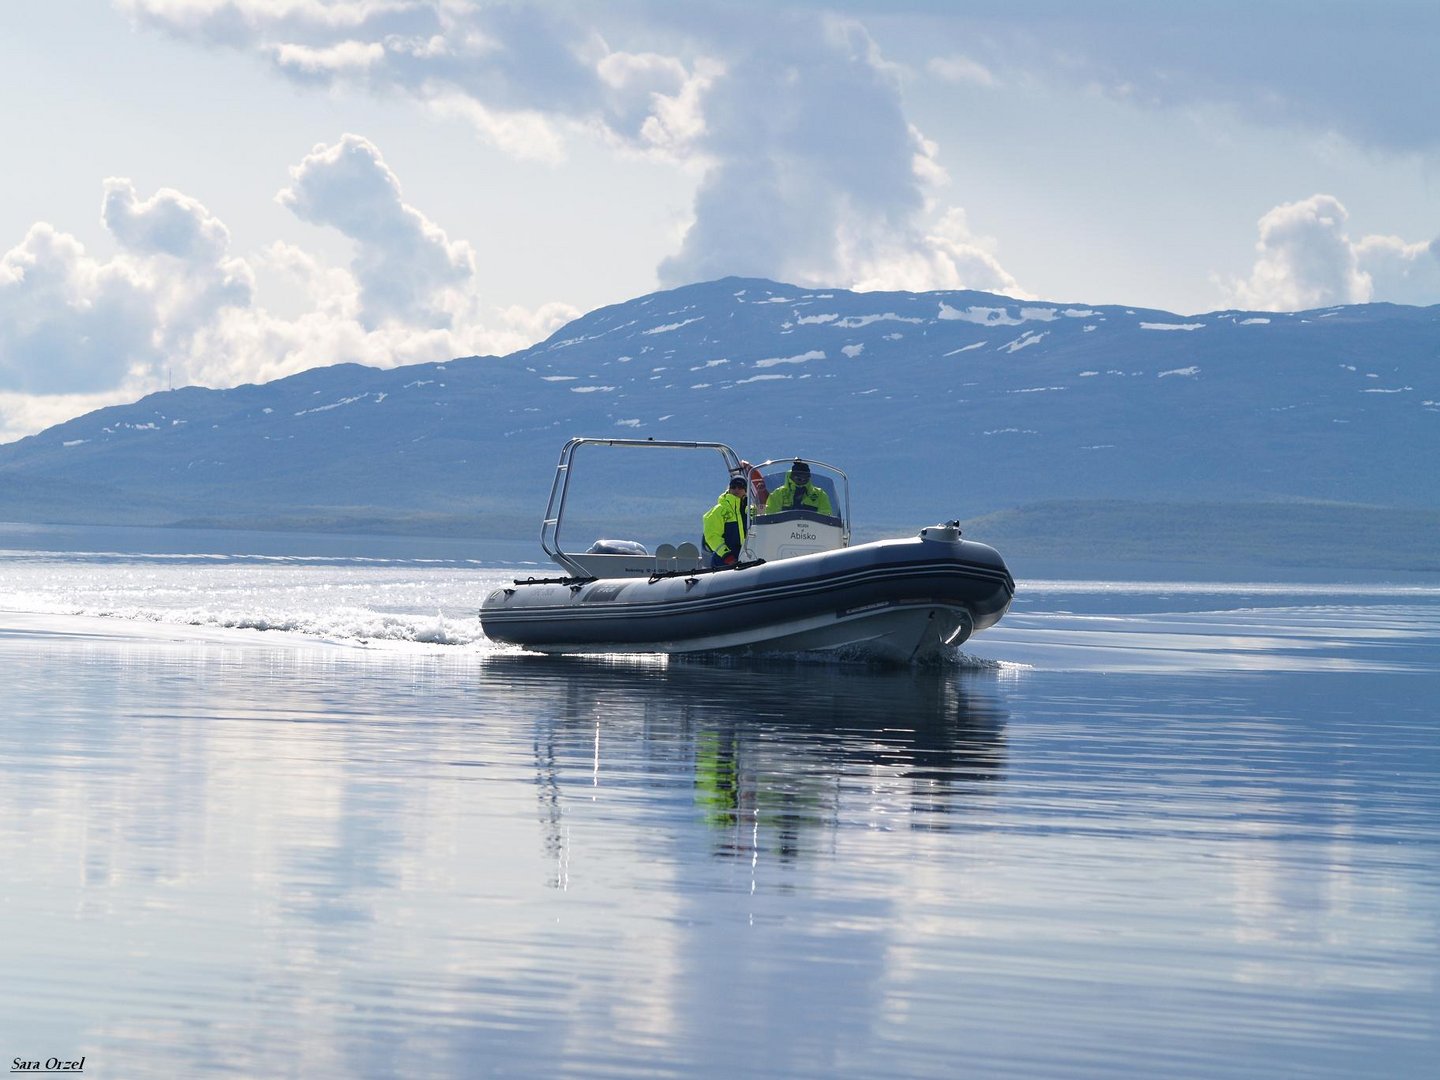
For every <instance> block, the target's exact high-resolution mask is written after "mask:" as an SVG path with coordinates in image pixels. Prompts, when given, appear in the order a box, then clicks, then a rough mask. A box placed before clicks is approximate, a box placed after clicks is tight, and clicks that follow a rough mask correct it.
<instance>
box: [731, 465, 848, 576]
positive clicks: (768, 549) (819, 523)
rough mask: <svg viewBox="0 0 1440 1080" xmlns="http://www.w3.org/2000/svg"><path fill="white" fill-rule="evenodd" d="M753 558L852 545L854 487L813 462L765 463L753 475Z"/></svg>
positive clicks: (836, 472) (834, 470)
mask: <svg viewBox="0 0 1440 1080" xmlns="http://www.w3.org/2000/svg"><path fill="white" fill-rule="evenodd" d="M750 488H751V490H750V530H749V535H748V536H747V538H746V553H747V555H749V556H750V557H751V558H756V559H765V560H767V561H769V560H774V559H787V558H792V557H794V556H796V555H808V554H811V553H813V552H816V551H830V550H833V549H835V548H840V547H845V546H846V545H847V544H849V542H850V483H849V480H848V479H847V478H846V476H845V474H844V473H843V472H841V471H840V470H839V469H837V468H835V467H834V466H833V465H827V464H825V463H824V462H821V461H815V460H814V459H813V458H776V459H774V460H771V461H762V462H761V463H760V464H759V465H756V466H755V467H754V468H753V469H751V472H750Z"/></svg>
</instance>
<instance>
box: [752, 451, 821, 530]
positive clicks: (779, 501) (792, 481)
mask: <svg viewBox="0 0 1440 1080" xmlns="http://www.w3.org/2000/svg"><path fill="white" fill-rule="evenodd" d="M782 510H813V511H815V513H817V514H824V515H825V516H826V517H830V516H832V515H833V514H834V513H835V511H834V510H832V509H831V508H830V496H829V495H828V494H826V493H825V491H824V490H823V489H821V488H818V487H816V486H815V485H814V484H812V483H810V466H809V465H808V464H806V463H805V462H803V461H800V460H799V459H798V458H797V459H796V461H795V463H794V464H793V465H791V466H790V471H789V472H788V473H786V474H785V483H784V485H783V486H781V487H778V488H776V489H775V490H774V491H772V492H771V493H770V497H769V498H768V499H766V500H765V513H767V514H778V513H780V511H782Z"/></svg>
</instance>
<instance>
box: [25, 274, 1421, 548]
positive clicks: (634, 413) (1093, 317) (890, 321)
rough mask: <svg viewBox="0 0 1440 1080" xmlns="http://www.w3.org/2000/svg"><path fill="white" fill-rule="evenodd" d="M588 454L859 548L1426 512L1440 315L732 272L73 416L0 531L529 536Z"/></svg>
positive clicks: (35, 455) (33, 461) (44, 442)
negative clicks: (1159, 525) (791, 463)
mask: <svg viewBox="0 0 1440 1080" xmlns="http://www.w3.org/2000/svg"><path fill="white" fill-rule="evenodd" d="M576 434H584V435H592V436H607V437H639V438H644V437H646V436H650V437H654V438H672V439H673V438H679V439H716V440H720V441H725V442H729V443H731V445H734V446H735V447H736V448H737V450H739V451H740V452H741V453H742V454H744V455H746V456H749V457H752V458H755V459H758V458H760V457H767V456H782V455H789V454H795V453H803V454H808V455H811V456H814V457H817V458H821V459H823V460H829V461H833V462H834V463H835V464H838V465H841V466H842V467H844V468H846V469H847V470H848V471H850V473H851V478H852V481H853V482H854V485H855V488H856V504H857V505H856V510H857V517H858V518H859V519H860V523H861V527H862V529H863V528H864V526H865V523H866V522H871V523H874V524H875V525H877V526H889V525H891V524H895V523H908V524H913V525H916V526H918V525H920V524H926V523H929V522H930V521H932V520H938V519H940V518H952V517H959V518H965V519H971V518H981V517H983V516H985V515H993V514H998V513H1002V512H1005V511H1012V510H1015V509H1017V508H1020V507H1024V506H1027V505H1035V504H1043V503H1047V502H1051V501H1054V500H1070V501H1074V502H1078V503H1084V502H1093V503H1097V504H1099V503H1110V504H1114V503H1115V502H1117V501H1119V502H1124V503H1127V504H1129V505H1131V506H1132V507H1143V506H1147V505H1148V506H1152V507H1157V506H1161V505H1168V506H1173V505H1175V504H1177V503H1183V502H1189V503H1209V504H1212V505H1213V504H1224V505H1242V504H1285V503H1290V504H1292V505H1298V503H1300V502H1305V501H1309V502H1319V503H1325V502H1329V503H1332V504H1334V505H1335V506H1336V507H1345V508H1347V509H1346V510H1345V511H1344V514H1343V515H1341V516H1342V517H1347V520H1353V518H1351V517H1348V515H1352V514H1353V508H1354V507H1358V506H1369V507H1371V508H1372V510H1371V512H1372V513H1373V514H1375V515H1379V516H1383V515H1384V514H1385V513H1387V512H1388V511H1389V510H1391V509H1394V510H1431V509H1437V508H1440V478H1437V477H1436V476H1435V475H1433V473H1434V470H1433V469H1426V468H1424V467H1423V463H1424V462H1426V461H1431V462H1433V461H1435V460H1440V454H1437V451H1440V305H1437V306H1434V307H1427V308H1411V307H1404V306H1400V305H1390V304H1376V305H1355V306H1348V307H1334V308H1324V309H1317V310H1316V311H1312V312H1295V313H1275V312H1245V311H1235V310H1227V311H1220V312H1210V313H1206V314H1203V315H1191V316H1181V315H1176V314H1174V313H1170V312H1164V311H1159V310H1156V309H1146V308H1136V307H1129V306H1122V305H1090V304H1083V303H1058V302H1049V301H1044V302H1042V301H1018V300H1015V299H1012V298H1009V297H1004V296H999V295H996V294H991V293H983V292H974V291H948V292H929V293H907V292H884V293H873V292H872V293H856V292H850V291H847V290H842V289H803V288H800V287H797V286H791V285H786V284H783V283H777V282H771V281H765V280H762V279H741V278H727V279H722V280H720V281H715V282H706V283H700V284H696V285H689V286H683V287H681V288H677V289H672V290H665V291H661V292H656V293H652V294H649V295H648V296H644V297H639V298H636V299H635V300H631V301H626V302H624V303H620V304H613V305H608V306H606V307H603V308H598V309H596V310H595V311H592V312H589V313H587V314H585V315H582V316H580V317H579V318H577V319H575V320H574V321H572V322H571V323H568V324H567V325H566V326H564V327H561V328H560V329H559V330H557V331H556V332H555V333H554V334H552V335H551V336H550V337H549V338H547V339H546V340H545V341H542V342H539V343H537V344H536V345H534V346H531V347H530V348H528V349H524V350H520V351H519V352H516V353H512V354H510V355H508V356H504V357H499V356H483V357H481V356H477V357H464V358H458V359H453V360H447V361H440V362H435V363H429V364H419V365H411V366H406V367H400V368H390V369H380V368H370V367H363V366H360V365H354V364H343V365H335V366H331V367H322V368H314V369H310V370H308V371H305V372H301V373H299V374H297V375H293V376H289V377H287V378H284V379H279V380H275V381H273V382H270V383H263V384H245V385H243V386H237V387H233V388H229V389H221V390H211V389H205V388H199V387H183V388H179V389H176V390H169V391H162V392H159V393H156V394H151V395H148V396H146V397H145V398H142V399H141V400H139V401H137V402H135V403H133V404H131V405H123V406H112V407H110V408H108V409H103V410H99V411H97V412H94V413H90V414H87V415H86V416H82V417H77V418H75V419H73V420H70V421H67V422H66V423H64V424H60V425H56V426H55V427H53V428H50V429H47V430H46V431H43V432H40V433H38V434H36V435H32V436H29V437H27V438H25V439H21V440H18V441H17V442H14V443H9V444H5V445H3V446H0V517H4V518H10V519H13V520H43V521H66V522H87V523H96V524H105V523H124V524H154V525H165V524H179V523H182V522H184V523H192V524H193V523H196V522H213V523H223V524H227V525H232V526H233V525H243V524H246V523H251V524H253V523H257V522H262V521H263V522H268V523H270V524H271V525H272V526H273V525H277V524H279V525H284V523H285V522H287V521H290V522H292V523H296V524H297V525H298V524H299V523H302V522H308V523H309V524H308V525H307V526H305V527H312V528H313V527H316V526H317V525H319V526H322V527H344V523H345V522H347V521H349V522H351V523H353V522H355V521H357V520H362V519H363V520H368V521H369V522H370V525H369V527H371V528H375V529H381V530H384V529H389V530H391V531H405V530H406V528H408V527H409V526H407V525H406V522H410V523H411V524H412V525H413V524H414V523H415V522H422V521H428V522H430V523H431V526H432V527H433V526H434V523H435V522H437V521H442V520H443V521H448V522H450V526H447V527H453V528H455V529H457V530H464V529H465V528H467V527H469V528H472V529H474V530H476V531H477V532H482V533H485V534H487V535H523V534H525V533H527V532H530V533H533V530H534V529H535V528H536V527H537V523H538V518H539V514H540V510H541V509H542V504H543V500H544V494H545V492H546V491H548V489H549V482H550V479H551V476H552V474H553V470H554V462H555V456H556V453H557V452H558V450H559V447H560V444H561V443H562V442H563V441H564V440H565V439H566V438H568V437H570V436H572V435H576ZM697 483H698V485H699V488H700V490H701V492H702V493H703V495H704V497H706V498H708V497H709V496H711V495H713V492H711V491H710V490H709V489H710V488H711V487H714V486H715V483H714V481H713V479H711V480H705V479H701V480H698V481H697ZM1127 516H1131V517H1133V515H1124V514H1122V515H1121V518H1124V517H1127ZM1141 517H1142V518H1143V515H1141ZM1135 520H1140V519H1135ZM327 522H328V525H327ZM292 527H295V526H294V525H292ZM1406 542H1407V543H1415V544H1419V545H1421V546H1422V547H1423V546H1424V538H1423V537H1419V536H1411V537H1409V539H1408V540H1407V541H1406ZM1419 554H1425V552H1419Z"/></svg>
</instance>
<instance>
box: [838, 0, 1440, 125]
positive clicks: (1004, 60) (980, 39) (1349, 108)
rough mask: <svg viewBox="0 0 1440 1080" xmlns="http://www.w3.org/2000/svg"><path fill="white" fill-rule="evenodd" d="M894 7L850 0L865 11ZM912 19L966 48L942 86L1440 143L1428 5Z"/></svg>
mask: <svg viewBox="0 0 1440 1080" xmlns="http://www.w3.org/2000/svg"><path fill="white" fill-rule="evenodd" d="M888 7H889V6H888V5H886V4H885V3H883V0H874V2H872V3H860V4H848V5H846V8H847V10H852V11H854V10H859V11H861V12H862V15H861V17H862V18H865V17H871V16H873V17H876V18H882V17H884V16H885V15H886V14H888V13H889V12H888ZM937 7H939V5H937ZM914 14H915V16H916V18H917V20H918V21H920V22H921V23H922V24H924V25H928V27H929V28H930V29H931V30H932V31H933V32H934V36H935V38H936V39H937V40H939V41H944V40H952V41H955V40H958V41H961V42H963V43H964V46H965V47H964V50H963V51H961V52H956V51H954V50H950V49H944V50H941V51H940V52H939V55H937V56H936V57H935V58H934V59H933V60H932V61H931V62H930V64H929V65H928V68H929V71H930V73H931V74H932V75H934V76H936V77H937V78H942V79H945V80H947V81H951V82H969V83H972V84H975V85H981V86H986V87H992V86H996V85H1019V84H1024V83H1047V84H1051V85H1061V86H1070V87H1076V88H1079V89H1081V90H1082V91H1086V92H1094V93H1100V94H1104V95H1106V96H1109V97H1112V98H1115V99H1117V100H1121V101H1125V102H1128V103H1131V104H1134V105H1135V106H1137V107H1140V108H1147V109H1148V108H1162V109H1166V108H1185V107H1188V106H1192V105H1207V106H1221V107H1224V108H1226V109H1230V110H1233V112H1234V113H1235V114H1236V115H1238V116H1241V117H1243V118H1245V119H1246V120H1247V121H1249V122H1253V123H1259V124H1265V125H1275V126H1292V125H1301V126H1304V127H1306V128H1308V129H1310V130H1312V131H1315V132H1317V133H1335V134H1338V135H1341V136H1343V137H1344V138H1346V139H1348V140H1350V141H1351V142H1354V143H1356V144H1357V145H1361V146H1367V147H1373V148H1379V149H1384V150H1388V151H1400V152H1409V151H1423V152H1429V153H1433V152H1435V151H1436V150H1440V111H1437V110H1436V109H1435V108H1434V103H1435V101H1437V100H1440V64H1436V63H1435V60H1434V53H1435V42H1436V41H1437V40H1440V5H1437V4H1435V3H1433V2H1432V0H1386V2H1385V3H1377V4H1361V3H1354V2H1351V0H1307V2H1305V3H1300V2H1298V0H1272V2H1268V3H1263V4H1237V3H1233V2H1231V0H1191V2H1189V3H1186V4H1154V3H1150V2H1148V0H1091V2H1087V3H1084V4H1076V3H1073V2H1071V0H1034V2H1032V3H1029V4H1025V5H1017V6H1011V7H1009V8H1007V7H1004V6H997V5H989V6H987V7H985V8H971V9H970V10H969V11H964V12H955V11H942V12H941V13H940V14H936V15H930V16H928V18H927V16H926V14H925V13H923V12H920V11H915V12H914Z"/></svg>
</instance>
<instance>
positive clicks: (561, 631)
mask: <svg viewBox="0 0 1440 1080" xmlns="http://www.w3.org/2000/svg"><path fill="white" fill-rule="evenodd" d="M592 445H593V446H605V447H622V446H623V447H643V448H645V449H647V450H648V451H652V452H653V451H655V450H702V451H703V450H708V451H713V452H717V453H719V455H720V456H721V458H722V459H723V460H724V463H725V466H726V468H727V470H728V471H729V474H730V475H731V476H735V477H738V478H739V479H740V480H743V481H744V484H745V485H746V486H745V494H746V496H747V498H746V501H745V506H746V507H747V508H748V509H747V510H745V511H743V512H741V516H742V517H743V518H744V521H745V523H746V528H745V529H744V537H743V547H741V549H740V551H739V552H738V557H737V555H736V553H732V552H728V549H721V550H727V555H728V557H730V558H732V559H734V560H735V561H734V562H733V565H722V566H711V560H710V559H709V558H708V557H705V556H702V555H701V553H700V552H699V550H698V549H697V548H696V546H695V545H694V544H692V543H688V542H687V543H681V544H680V545H678V546H677V545H674V544H671V543H668V542H665V543H657V544H655V545H654V546H653V552H654V553H653V554H652V553H651V552H652V547H651V546H650V545H647V544H645V543H643V542H641V541H639V540H622V541H616V540H597V541H595V543H594V544H592V545H591V546H590V549H589V550H588V551H584V552H581V551H578V550H568V551H567V550H566V549H565V547H564V546H563V545H562V543H561V541H560V534H561V530H562V527H563V523H564V520H565V508H566V500H567V496H568V495H569V493H570V481H571V479H572V477H573V475H574V469H575V459H576V455H577V452H578V451H579V450H580V449H581V448H582V447H585V446H592ZM652 456H653V453H652ZM792 464H793V465H794V466H795V469H796V470H797V473H798V470H799V469H800V468H801V467H802V466H803V467H804V468H805V469H806V471H807V475H809V476H811V477H812V479H811V480H810V481H809V484H808V485H807V488H802V489H801V490H811V491H815V492H818V493H819V494H823V499H818V498H817V501H816V503H815V505H809V506H805V507H791V508H789V509H780V508H778V506H777V505H773V500H771V502H772V505H771V506H767V505H766V492H767V491H778V490H780V489H781V488H782V487H784V488H785V489H786V490H792V491H793V490H794V489H793V487H790V486H789V480H790V476H791V473H790V472H789V471H788V467H787V462H786V461H784V460H777V461H772V462H762V463H761V464H760V465H757V466H751V465H749V463H748V462H742V461H741V460H740V458H739V456H738V455H737V454H736V453H735V451H734V450H732V449H731V448H730V447H728V446H726V445H724V444H723V443H674V442H655V441H653V440H643V441H642V440H628V439H572V440H570V442H568V443H566V444H565V447H564V449H563V450H562V451H561V456H560V463H559V465H558V467H557V469H556V475H555V482H554V485H553V486H552V489H551V494H550V502H549V505H548V507H547V509H546V513H545V518H544V522H543V524H542V526H541V544H542V547H544V549H545V552H546V554H548V555H549V556H550V557H551V558H552V559H554V560H555V562H557V563H558V564H559V565H560V566H561V567H562V568H564V570H565V571H566V573H567V576H566V577H563V578H548V579H540V580H536V579H534V578H531V579H526V580H517V581H515V582H514V584H513V586H511V587H507V588H501V589H496V590H494V591H493V592H492V593H490V595H489V596H487V597H486V598H485V600H484V602H483V604H482V606H481V610H480V621H481V625H482V626H483V627H484V630H485V633H486V635H488V636H489V637H490V638H492V639H493V640H496V641H502V642H507V643H510V644H515V645H522V646H525V647H526V648H529V649H534V650H536V651H540V652H549V653H594V652H611V653H617V652H618V653H693V652H705V651H715V650H722V651H727V652H735V651H745V652H758V653H789V652H824V653H831V654H840V655H854V656H859V657H863V658H866V659H875V660H882V661H888V662H900V663H905V662H909V661H911V660H915V659H926V658H929V657H933V656H937V655H941V654H943V653H944V652H945V650H946V649H947V648H949V647H952V646H956V645H959V644H960V643H962V642H964V641H965V640H966V639H967V638H969V637H970V635H972V634H974V633H976V632H977V631H979V630H983V629H985V628H986V627H988V626H992V625H994V624H995V623H996V622H998V621H999V620H1000V618H1001V617H1002V616H1003V615H1004V614H1005V612H1006V611H1007V610H1008V608H1009V606H1010V601H1011V599H1012V598H1013V596H1014V594H1015V582H1014V580H1013V579H1012V578H1011V576H1010V573H1009V571H1008V570H1007V569H1006V567H1005V563H1004V560H1002V559H1001V558H1000V555H999V554H998V553H997V552H996V551H995V550H994V549H993V548H990V547H987V546H986V545H984V544H977V543H975V542H973V541H970V540H966V539H963V538H962V537H961V535H960V529H959V527H958V525H957V523H956V522H949V523H948V524H944V525H936V526H932V527H930V528H926V529H922V530H920V532H919V535H918V536H913V537H907V538H903V539H894V540H880V541H875V542H872V543H867V544H858V545H855V546H851V545H850V511H849V480H848V479H847V478H846V476H845V474H844V473H843V472H841V471H840V470H839V469H836V468H834V467H833V466H829V465H826V464H824V463H823V462H814V461H813V460H809V461H801V460H799V459H796V460H794V461H793V463H792ZM767 470H769V471H768V472H767ZM738 482H739V481H738V480H737V483H738ZM615 502H616V509H617V511H618V512H622V513H623V508H622V504H621V501H620V500H618V499H617V500H616V501H615ZM739 505H740V503H739V500H738V498H737V500H736V506H737V507H738V506H739ZM817 507H818V508H817ZM616 524H617V523H614V522H612V523H611V527H615V526H616ZM693 528H694V526H693V525H691V526H690V530H691V531H693ZM637 531H638V530H637ZM732 542H734V543H737V544H740V543H741V542H742V541H739V540H735V541H732Z"/></svg>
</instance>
